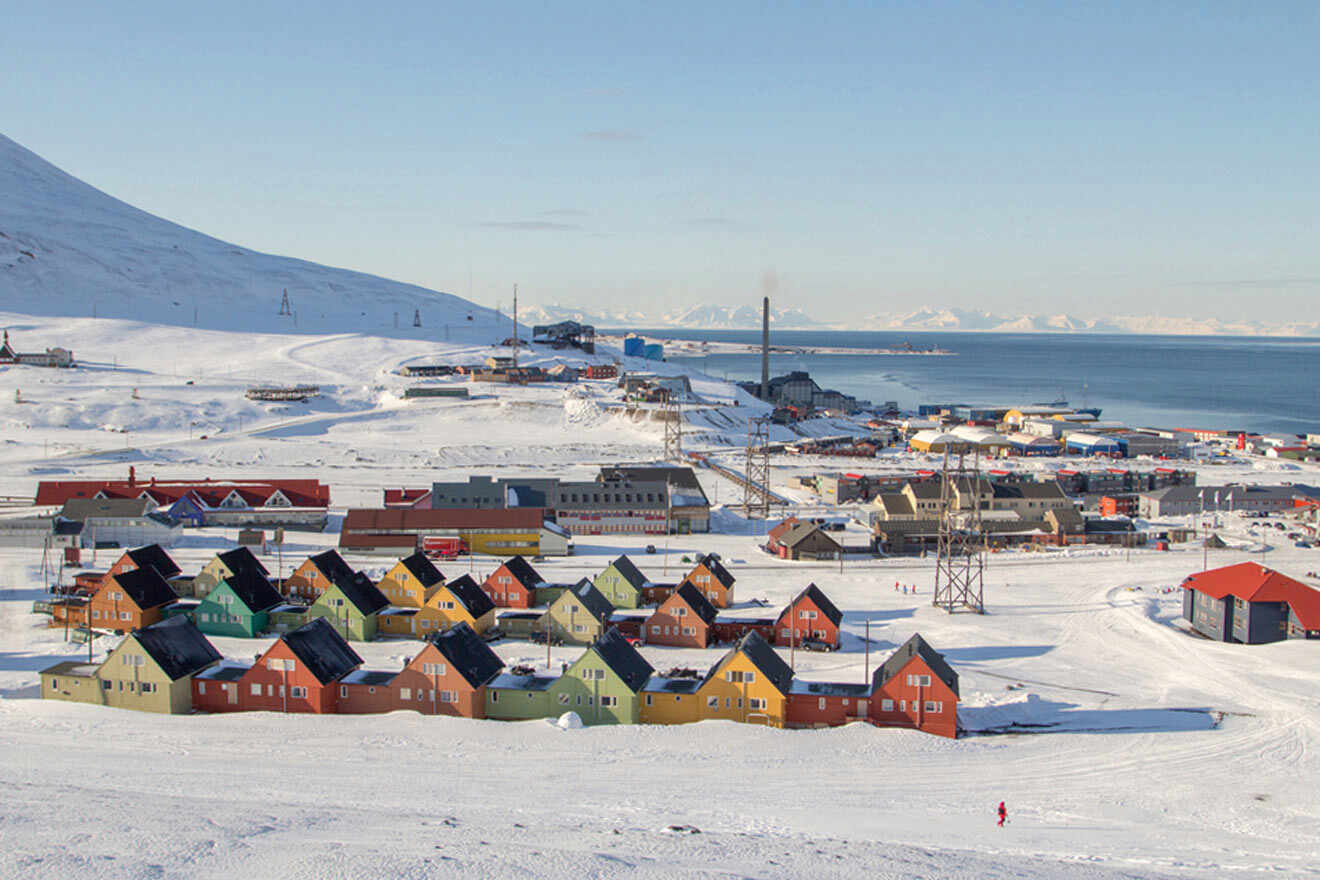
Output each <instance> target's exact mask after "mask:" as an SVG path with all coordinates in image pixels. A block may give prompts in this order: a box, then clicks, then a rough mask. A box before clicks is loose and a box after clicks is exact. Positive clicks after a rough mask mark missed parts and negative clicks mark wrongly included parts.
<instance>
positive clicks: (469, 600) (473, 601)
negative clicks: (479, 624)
mask: <svg viewBox="0 0 1320 880" xmlns="http://www.w3.org/2000/svg"><path fill="white" fill-rule="evenodd" d="M445 589H447V590H449V592H451V593H453V594H454V598H455V599H457V600H458V601H460V602H462V603H463V605H464V607H466V608H467V612H468V614H471V615H472V616H473V617H481V616H482V615H483V614H485V613H486V612H487V611H490V610H491V609H492V608H494V607H495V603H494V602H492V601H491V600H490V596H487V595H486V594H485V593H483V592H481V587H480V585H478V584H477V582H476V581H474V580H473V579H472V576H471V575H466V574H465V575H463V576H462V577H461V578H458V579H457V580H452V581H450V582H449V583H447V584H445Z"/></svg>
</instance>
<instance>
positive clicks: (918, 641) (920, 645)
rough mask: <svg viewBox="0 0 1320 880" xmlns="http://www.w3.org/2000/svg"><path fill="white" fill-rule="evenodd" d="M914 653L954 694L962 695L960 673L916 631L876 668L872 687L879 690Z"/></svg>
mask: <svg viewBox="0 0 1320 880" xmlns="http://www.w3.org/2000/svg"><path fill="white" fill-rule="evenodd" d="M914 655H919V656H920V657H921V659H922V660H924V661H925V662H926V665H927V666H928V667H930V671H931V673H932V674H934V676H935V677H936V678H938V679H939V680H940V681H942V682H944V683H945V684H946V685H948V686H949V690H951V691H953V693H954V696H960V694H959V693H958V673H956V672H954V671H953V667H952V666H950V665H949V664H948V663H946V662H945V661H944V655H942V654H941V653H940V652H938V651H936V650H935V649H934V648H932V647H931V646H930V645H928V644H927V643H926V640H925V639H923V638H922V637H921V633H914V634H913V635H912V638H910V639H908V640H907V642H906V643H905V644H903V645H901V646H899V649H898V650H897V651H895V652H894V653H893V654H892V655H890V657H889V659H888V660H886V661H885V662H884V663H882V664H881V665H880V666H879V667H878V668H877V669H876V670H875V674H874V675H873V676H872V677H871V683H872V688H873V689H875V690H879V688H880V686H881V685H883V684H884V683H885V682H887V681H889V680H890V679H891V678H893V677H894V676H895V675H898V671H899V670H900V669H902V668H903V666H904V665H906V664H907V662H908V661H909V660H911V659H912V657H913V656H914Z"/></svg>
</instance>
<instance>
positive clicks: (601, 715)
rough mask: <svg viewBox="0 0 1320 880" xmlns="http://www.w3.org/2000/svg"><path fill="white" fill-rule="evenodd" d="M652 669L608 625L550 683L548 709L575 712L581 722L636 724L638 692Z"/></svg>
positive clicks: (556, 711)
mask: <svg viewBox="0 0 1320 880" xmlns="http://www.w3.org/2000/svg"><path fill="white" fill-rule="evenodd" d="M654 672H655V670H654V669H653V668H652V667H651V664H650V663H647V662H646V660H645V658H643V657H642V655H641V654H639V653H638V652H637V649H636V648H634V647H633V646H632V645H630V644H629V643H628V640H627V639H625V638H624V637H623V635H622V634H620V633H619V631H618V630H617V629H611V630H610V631H609V632H607V633H606V634H605V635H603V636H601V637H600V638H599V639H598V640H597V641H596V642H595V643H594V644H592V645H591V646H590V647H588V648H587V650H586V651H585V652H584V653H583V654H582V656H581V657H579V658H578V659H577V661H576V662H575V663H574V664H573V665H572V666H570V667H568V669H567V670H566V671H565V672H564V674H563V675H562V676H560V677H559V678H558V679H557V680H556V681H555V683H554V684H553V685H551V686H550V710H551V712H553V713H555V714H559V713H563V712H570V711H571V712H576V713H577V714H578V717H580V718H581V719H582V723H583V724H636V723H637V721H638V716H639V713H640V711H641V700H640V699H639V697H638V692H639V691H640V690H641V689H642V686H643V685H645V684H646V682H647V679H649V678H650V677H651V675H652V674H653V673H654Z"/></svg>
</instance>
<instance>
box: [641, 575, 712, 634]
mask: <svg viewBox="0 0 1320 880" xmlns="http://www.w3.org/2000/svg"><path fill="white" fill-rule="evenodd" d="M716 613H717V612H716V610H715V606H714V605H712V604H711V603H710V601H709V600H708V599H707V598H706V597H705V596H703V595H701V592H700V591H699V590H698V589H697V588H696V587H695V586H693V585H692V582H691V581H684V582H683V584H682V585H681V586H680V587H679V588H678V589H677V590H676V591H674V593H673V594H672V595H671V596H670V597H669V598H668V599H666V600H665V601H664V602H662V603H660V607H659V608H657V609H656V610H655V611H654V612H653V613H652V614H651V616H650V617H648V618H647V619H646V620H645V621H644V622H643V623H642V628H641V636H642V641H644V642H645V643H646V644H648V645H672V646H674V647H676V648H704V647H706V646H707V645H708V644H710V641H711V630H712V627H713V625H714V623H715V615H716Z"/></svg>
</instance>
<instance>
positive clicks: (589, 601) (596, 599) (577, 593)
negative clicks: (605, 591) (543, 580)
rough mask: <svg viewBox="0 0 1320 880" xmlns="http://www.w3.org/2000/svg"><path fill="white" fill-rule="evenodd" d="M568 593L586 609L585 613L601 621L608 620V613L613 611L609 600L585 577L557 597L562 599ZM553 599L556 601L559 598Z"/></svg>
mask: <svg viewBox="0 0 1320 880" xmlns="http://www.w3.org/2000/svg"><path fill="white" fill-rule="evenodd" d="M568 595H572V596H574V597H576V598H577V600H578V602H579V603H580V604H581V605H582V607H583V608H585V609H587V613H588V614H590V615H591V616H592V617H594V618H596V620H598V621H600V622H601V623H604V622H605V621H607V620H609V619H610V614H612V613H613V611H614V606H613V605H611V604H610V600H609V599H606V598H605V597H604V596H602V595H601V593H600V590H598V589H596V585H595V584H593V583H592V582H591V581H589V580H587V579H586V578H583V579H582V580H580V581H578V582H577V583H576V584H574V585H573V586H571V587H569V588H568V589H567V590H565V591H564V592H563V593H562V594H561V595H560V597H559V598H560V599H562V598H563V597H564V596H568ZM555 601H556V602H558V601H559V599H556V600H555Z"/></svg>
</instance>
